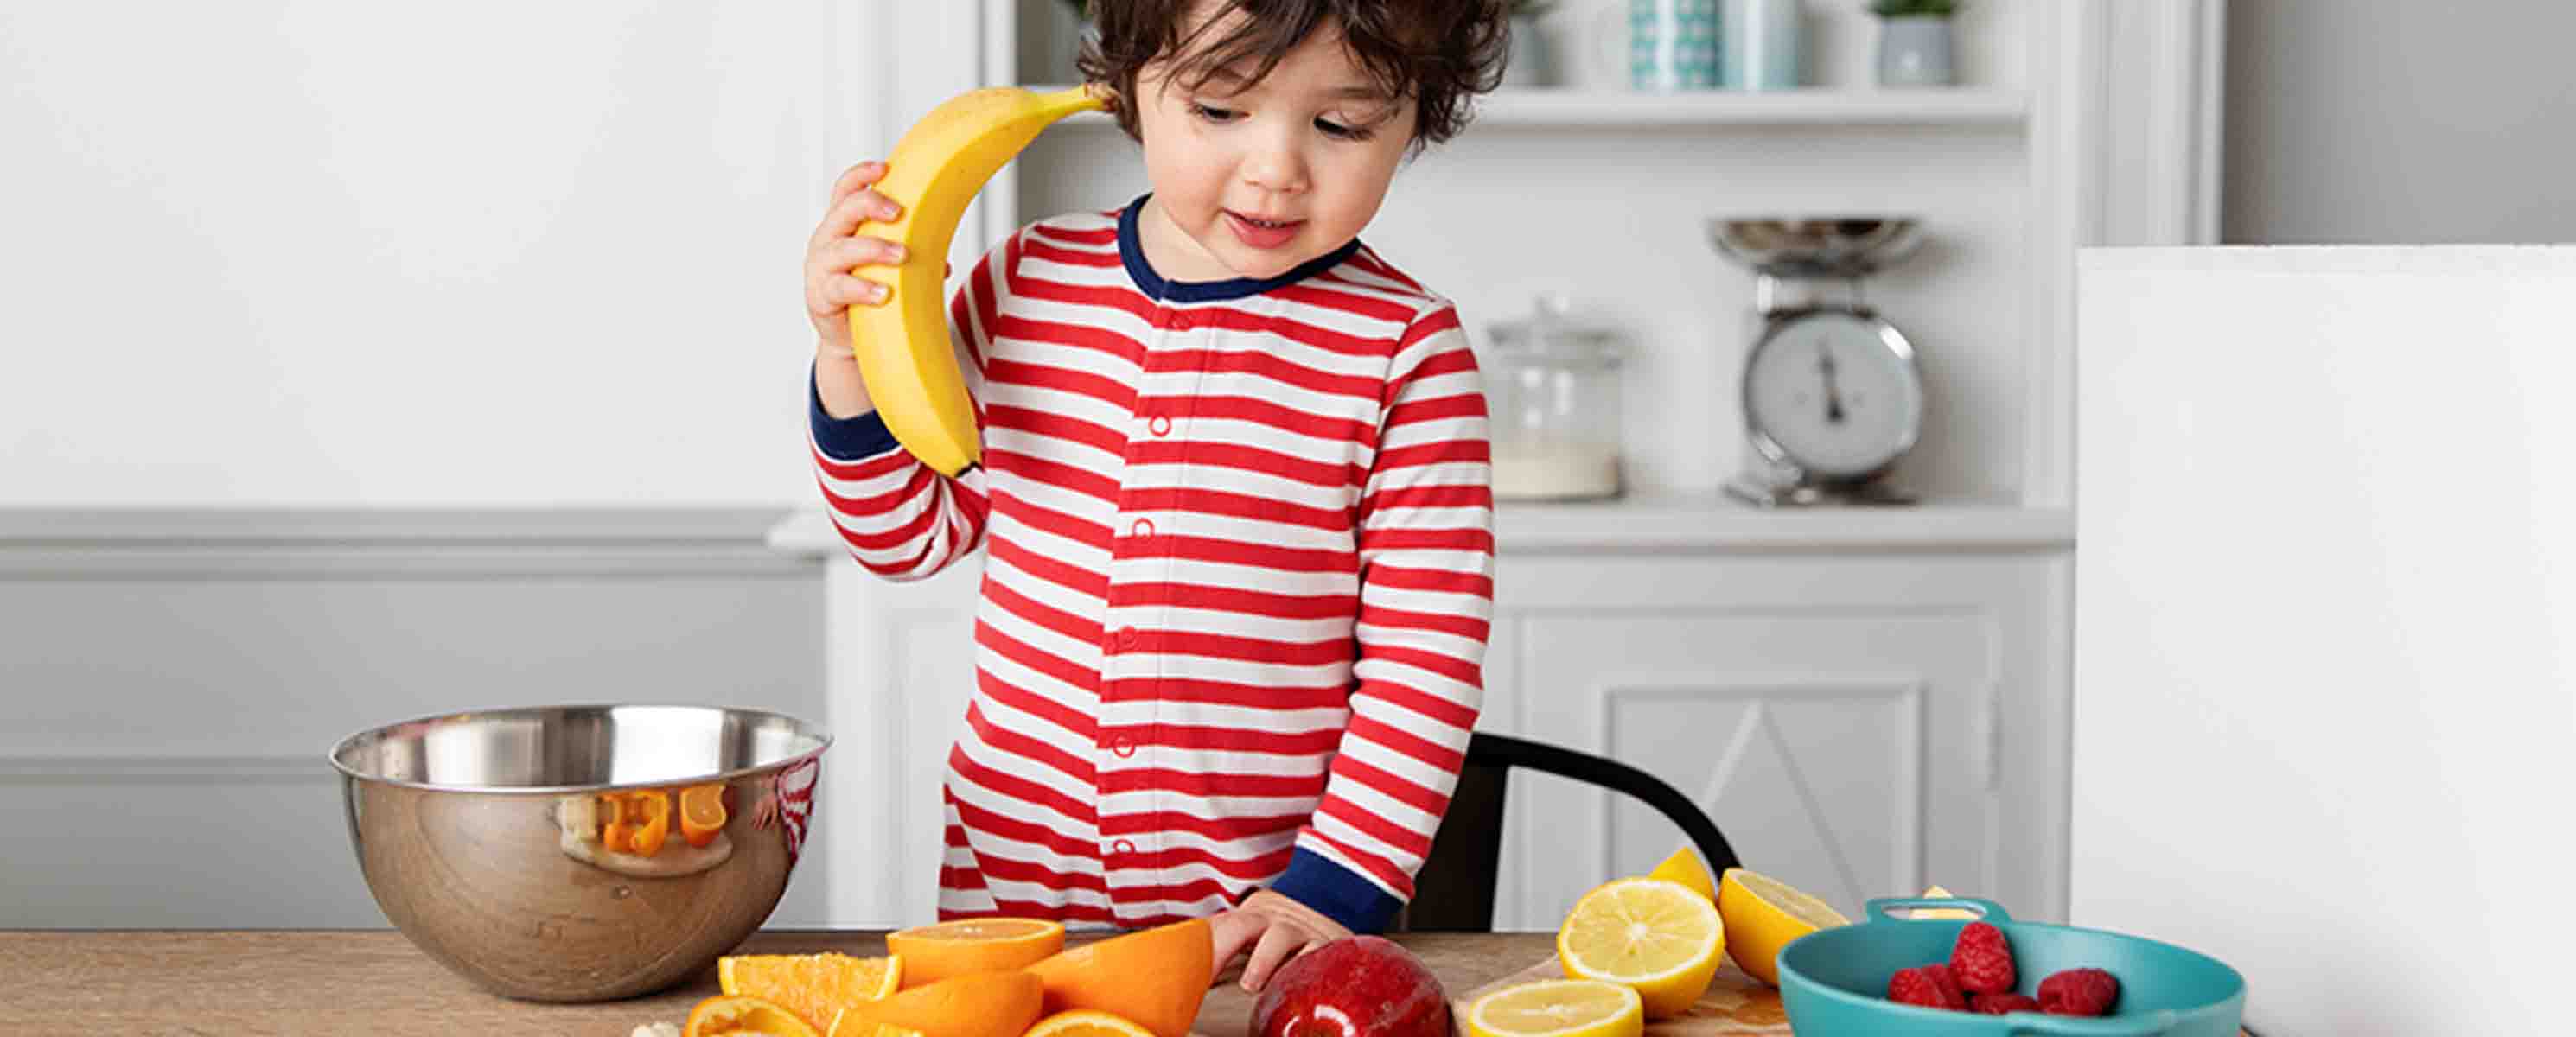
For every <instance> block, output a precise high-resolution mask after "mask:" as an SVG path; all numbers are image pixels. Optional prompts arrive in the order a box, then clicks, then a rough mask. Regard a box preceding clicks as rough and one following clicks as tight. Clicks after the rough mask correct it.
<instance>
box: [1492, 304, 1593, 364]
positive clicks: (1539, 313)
mask: <svg viewBox="0 0 2576 1037" xmlns="http://www.w3.org/2000/svg"><path fill="white" fill-rule="evenodd" d="M1572 309H1573V304H1572V302H1571V301H1570V300H1568V299H1567V298H1566V296H1565V295H1564V294H1563V293H1558V292H1548V293H1544V294H1541V295H1540V296H1539V297H1538V299H1537V302H1536V305H1535V306H1533V307H1532V311H1531V314H1530V317H1529V319H1527V320H1507V321H1497V322H1495V323H1494V324H1493V325H1492V327H1491V332H1492V335H1493V339H1494V353H1495V355H1496V356H1497V357H1498V358H1504V359H1511V360H1522V361H1534V362H1540V363H1558V364H1577V363H1588V364H1600V365H1602V366H1605V367H1607V366H1610V365H1613V364H1617V363H1618V362H1619V361H1620V359H1621V356H1622V354H1623V352H1624V351H1623V350H1621V349H1620V347H1619V334H1618V332H1617V331H1615V330H1613V329H1611V328H1608V327H1604V326H1601V325H1597V324H1589V323H1585V322H1583V321H1580V320H1577V319H1575V318H1574V317H1572V316H1571V315H1570V313H1571V311H1572Z"/></svg>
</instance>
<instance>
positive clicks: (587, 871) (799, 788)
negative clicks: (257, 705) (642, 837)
mask: <svg viewBox="0 0 2576 1037" xmlns="http://www.w3.org/2000/svg"><path fill="white" fill-rule="evenodd" d="M830 744H831V739H830V737H828V736H826V735H824V734H823V733H822V732H821V731H820V730H819V729H817V728H815V727H813V726H811V725H809V724H806V723H803V722H801V721H798V720H795V719H792V718H789V717H784V716H780V715H777V714H774V713H761V712H756V711H750V710H738V709H713V708H702V707H693V706H563V707H548V708H539V709H513V710H503V711H498V712H489V713H458V714H454V715H451V716H441V717H429V718H425V719H420V720H411V721H405V722H403V723H399V724H394V725H392V726H389V727H383V728H378V729H376V730H372V731H363V732H360V733H358V734H354V735H351V736H349V737H348V738H346V739H343V740H342V741H341V742H340V744H339V745H338V746H336V747H334V748H333V749H332V750H331V763H332V765H333V766H334V767H337V768H338V769H339V771H340V789H341V793H342V801H343V804H344V805H345V806H346V808H347V810H348V815H349V838H350V841H351V842H353V843H355V844H356V848H357V851H358V866H359V868H360V869H361V870H362V871H363V872H364V873H365V875H366V879H367V888H368V890H370V891H372V892H373V893H374V894H375V897H376V903H377V905H379V906H381V907H383V908H384V911H385V917H387V918H390V919H392V920H393V923H394V927H395V928H397V929H400V930H402V933H403V935H405V936H407V937H410V938H411V941H412V943H414V944H416V945H418V946H419V947H420V949H421V950H423V951H425V952H427V953H428V954H429V956H430V957H432V958H435V959H437V960H438V961H439V962H440V963H442V964H444V965H446V966H447V967H448V968H450V969H454V970H455V971H456V972H458V973H459V974H462V975H463V976H465V977H466V978H468V979H471V980H473V981H474V982H476V983H479V984H481V985H483V986H484V987H486V988H489V989H491V990H492V991H494V992H497V993H500V994H503V995H507V996H509V997H515V998H523V999H527V1000H534V1001H607V1000H614V999H617V998H624V997H633V996H636V995H640V994H647V993H651V992H653V991H656V990H660V989H662V988H664V987H668V986H670V985H672V984H674V983H677V982H679V981H681V980H683V979H686V978H688V977H689V976H691V975H693V974H695V973H697V972H699V971H700V970H702V969H705V968H706V967H707V966H708V965H709V964H710V963H712V962H714V960H715V959H716V957H717V956H718V955H721V954H723V953H724V952H725V951H727V950H729V949H731V948H732V947H734V946H735V945H736V944H739V943H740V942H742V939H743V938H744V937H746V936H748V935H750V934H751V931H752V930H754V929H756V928H759V926H760V924H761V922H762V921H764V920H766V919H767V918H768V917H769V912H770V911H771V909H773V908H775V907H777V906H778V897H779V894H781V893H783V892H785V891H786V889H787V876H788V873H789V872H790V871H791V870H792V869H794V867H795V865H796V857H797V853H798V851H799V849H801V848H802V846H803V844H804V837H805V832H806V828H807V825H808V824H809V823H810V822H809V819H810V818H811V816H812V804H813V789H814V778H815V777H816V776H817V774H818V773H819V765H820V757H821V756H822V753H823V750H824V748H825V747H827V746H829V745H830ZM693 786H721V787H722V790H723V791H722V792H721V793H720V794H719V793H704V792H702V793H698V794H695V797H693V798H696V799H698V800H700V801H703V800H704V798H705V797H707V796H709V795H720V796H721V802H723V803H724V805H725V806H726V808H727V809H726V817H725V820H724V822H723V825H722V827H721V829H718V830H715V831H714V834H713V835H712V836H710V835H708V832H707V831H706V830H705V829H704V826H701V831H700V832H699V833H698V834H699V836H700V838H701V840H703V841H704V842H705V845H704V846H699V845H692V843H691V841H690V840H688V839H687V838H686V837H685V836H684V834H683V832H682V826H681V825H680V823H679V821H678V820H677V817H676V815H673V817H672V819H671V820H670V821H669V822H668V823H667V828H668V834H667V836H666V838H665V839H664V840H663V841H662V843H661V845H659V846H655V847H652V848H651V852H650V853H649V854H647V853H641V852H634V851H636V850H639V849H642V848H644V846H645V844H644V843H643V842H641V841H637V840H631V839H618V838H615V837H613V836H612V837H610V841H613V842H614V843H615V844H616V846H615V848H612V847H610V846H609V844H608V843H606V842H603V841H602V838H601V836H602V833H603V831H604V826H605V825H606V824H607V823H608V822H611V821H615V820H619V819H618V818H617V817H615V811H616V801H618V800H621V799H622V800H623V801H625V802H628V803H638V802H641V800H639V799H638V798H636V797H633V796H630V795H627V794H630V793H645V792H658V793H660V794H662V795H663V796H664V797H666V802H667V804H668V805H669V806H670V807H672V808H673V809H675V810H676V808H677V807H678V805H679V804H678V802H677V800H678V798H679V794H680V792H681V790H683V789H687V788H690V787H693ZM604 794H607V795H604ZM638 816H640V811H639V814H638ZM639 827H644V826H641V825H633V826H628V831H630V832H631V831H632V830H633V829H634V828H639Z"/></svg>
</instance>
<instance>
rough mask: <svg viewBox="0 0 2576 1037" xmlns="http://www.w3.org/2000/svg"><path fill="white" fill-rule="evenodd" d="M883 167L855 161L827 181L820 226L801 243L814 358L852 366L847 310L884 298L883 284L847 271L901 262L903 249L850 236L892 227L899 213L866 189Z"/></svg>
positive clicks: (880, 240) (875, 239)
mask: <svg viewBox="0 0 2576 1037" xmlns="http://www.w3.org/2000/svg"><path fill="white" fill-rule="evenodd" d="M885 172H886V167H885V163H883V162H861V163H859V164H858V165H855V166H851V167H850V168H849V169H848V170H847V171H846V172H843V173H842V174H841V178H840V179H838V180H835V181H833V182H832V201H831V206H830V208H828V209H826V210H825V211H824V213H823V223H822V225H820V226H818V227H815V228H814V236H813V238H812V239H810V240H808V241H807V242H806V243H805V316H806V317H807V318H808V319H810V320H812V321H813V322H814V334H815V335H816V336H817V339H816V341H815V343H814V355H815V357H816V358H817V359H820V360H827V361H838V362H841V363H848V364H856V363H857V361H856V360H854V359H853V358H852V355H851V352H850V320H849V317H848V315H847V312H846V311H847V310H848V309H849V308H850V307H852V306H874V305H877V304H879V303H882V302H884V301H885V299H886V288H885V286H884V285H881V284H878V283H876V282H874V281H870V280H867V279H865V278H862V277H858V276H855V275H853V274H852V273H851V271H852V270H853V269H855V268H857V267H862V266H876V265H891V264H895V263H901V262H903V246H902V245H899V244H896V243H894V242H892V241H888V240H886V239H884V238H879V237H872V236H871V237H860V236H853V235H854V234H855V232H856V231H857V230H858V229H859V224H861V223H864V222H867V221H870V220H874V221H877V222H879V223H888V222H892V221H893V220H894V219H895V218H896V217H898V216H901V215H902V213H903V209H902V207H901V206H898V205H896V204H895V203H894V199H892V198H888V197H886V196H884V195H882V194H878V193H877V192H876V191H874V190H871V189H870V185H872V184H874V183H876V182H877V181H878V180H881V179H884V178H885Z"/></svg>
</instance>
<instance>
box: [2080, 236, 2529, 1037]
mask: <svg viewBox="0 0 2576 1037" xmlns="http://www.w3.org/2000/svg"><path fill="white" fill-rule="evenodd" d="M2081 279H2082V289H2081V296H2080V305H2081V306H2082V313H2083V316H2082V328H2081V336H2080V337H2081V349H2082V355H2081V359H2080V365H2079V367H2080V371H2081V379H2082V384H2081V388H2082V392H2083V397H2082V400H2083V412H2082V424H2081V427H2080V429H2079V436H2078V442H2079V444H2080V451H2081V452H2080V455H2079V458H2078V460H2079V463H2080V465H2081V467H2080V469H2079V478H2078V492H2077V500H2076V523H2077V531H2076V535H2077V541H2078V543H2079V544H2081V545H2082V546H2081V547H2080V549H2079V550H2078V551H2077V553H2076V578H2075V603H2076V609H2075V624H2076V637H2075V694H2074V698H2075V703H2074V711H2075V728H2074V787H2073V793H2074V809H2073V841H2072V863H2073V867H2072V876H2073V880H2072V885H2071V898H2070V909H2069V917H2070V918H2071V920H2072V921H2073V922H2074V924H2076V925H2081V926H2091V927H2097V928H2107V929H2114V930H2120V931H2125V932H2134V933H2140V934H2143V935H2149V936H2153V937H2155V938H2157V939H2162V940H2167V941H2170V942H2173V943H2178V944H2182V945H2184V946H2187V947H2191V948H2194V949H2197V950H2200V951H2203V952H2205V953H2208V954H2210V955H2212V956H2215V957H2217V958H2219V959H2220V960H2223V961H2226V962H2228V963H2230V964H2232V965H2234V966H2236V967H2237V968H2238V969H2239V970H2240V971H2242V972H2244V973H2245V975H2246V978H2247V982H2248V984H2249V987H2250V993H2249V995H2248V997H2249V1000H2248V1015H2247V1017H2246V1018H2247V1023H2248V1025H2250V1026H2251V1027H2253V1028H2254V1029H2255V1030H2257V1031H2258V1032H2261V1033H2263V1034H2264V1035H2265V1037H2282V1035H2289V1037H2311V1035H2314V1037H2324V1035H2337V1037H2346V1035H2350V1037H2364V1035H2380V1034H2385V1035H2391V1037H2395V1035H2412V1034H2433V1033H2441V1034H2544V1033H2547V1034H2558V1033H2565V1032H2567V1029H2568V1028H2567V1024H2566V1021H2565V1019H2564V1017H2563V1011H2562V1010H2561V1009H2560V1008H2559V1006H2558V1005H2557V1003H2556V1000H2557V997H2556V992H2557V991H2558V990H2560V989H2562V988H2563V987H2564V986H2565V980H2564V978H2563V976H2562V972H2563V966H2564V963H2565V962H2566V961H2567V960H2568V955H2567V951H2566V948H2565V946H2564V943H2563V941H2564V934H2565V933H2566V932H2567V930H2568V928H2569V927H2570V926H2571V925H2576V909H2571V908H2570V907H2569V905H2568V903H2567V901H2566V900H2565V899H2564V898H2563V897H2560V896H2557V895H2556V891H2557V890H2558V889H2560V888H2561V887H2563V886H2564V885H2565V882H2566V879H2565V875H2566V862H2567V860H2568V856H2569V853H2570V851H2571V850H2576V839H2571V837H2570V835H2569V830H2568V827H2567V824H2566V818H2567V803H2566V797H2567V791H2568V790H2569V789H2570V788H2571V787H2576V694H2571V690H2576V649H2571V644H2576V543H2571V542H2570V540H2569V538H2568V535H2567V533H2568V530H2570V529H2576V488H2571V486H2570V485H2569V483H2568V481H2567V479H2566V478H2565V473H2566V472H2567V471H2568V470H2569V469H2570V468H2571V467H2576V411H2570V410H2569V409H2568V408H2567V407H2566V406H2565V404H2564V402H2563V397H2564V386H2566V385H2567V384H2568V383H2569V381H2570V380H2571V379H2576V356H2571V354H2570V353H2569V352H2568V350H2567V342H2568V336H2567V330H2566V325H2565V319H2564V316H2563V313H2564V309H2565V306H2566V300H2567V299H2568V298H2569V296H2570V294H2571V292H2576V248H2564V247H2561V248H2494V247H2488V248H2468V247H2448V248H2322V249H2321V248H2295V249H2294V248H2247V249H2128V250H2107V249H2093V250H2087V251H2086V252H2085V254H2084V256H2083V265H2082V273H2081ZM2428 344H2432V345H2434V346H2435V348H2432V349H2427V348H2426V347H2427V345H2428Z"/></svg>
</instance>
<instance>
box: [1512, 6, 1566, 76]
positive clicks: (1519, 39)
mask: <svg viewBox="0 0 2576 1037" xmlns="http://www.w3.org/2000/svg"><path fill="white" fill-rule="evenodd" d="M1555 6H1556V0H1510V2H1509V3H1508V4H1506V5H1505V7H1506V8H1507V9H1508V10H1509V11H1510V12H1511V34H1512V36H1511V39H1512V43H1511V53H1510V54H1508V55H1506V56H1505V57H1504V59H1503V84H1502V85H1504V86H1554V85H1556V69H1555V68H1554V67H1553V64H1552V63H1551V61H1550V60H1549V54H1548V49H1547V37H1546V36H1544V35H1542V34H1541V33H1540V30H1539V27H1538V20H1539V19H1540V18H1541V17H1543V16H1545V15H1546V14H1547V12H1548V11H1549V10H1550V9H1552V8H1554V7H1555Z"/></svg>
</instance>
